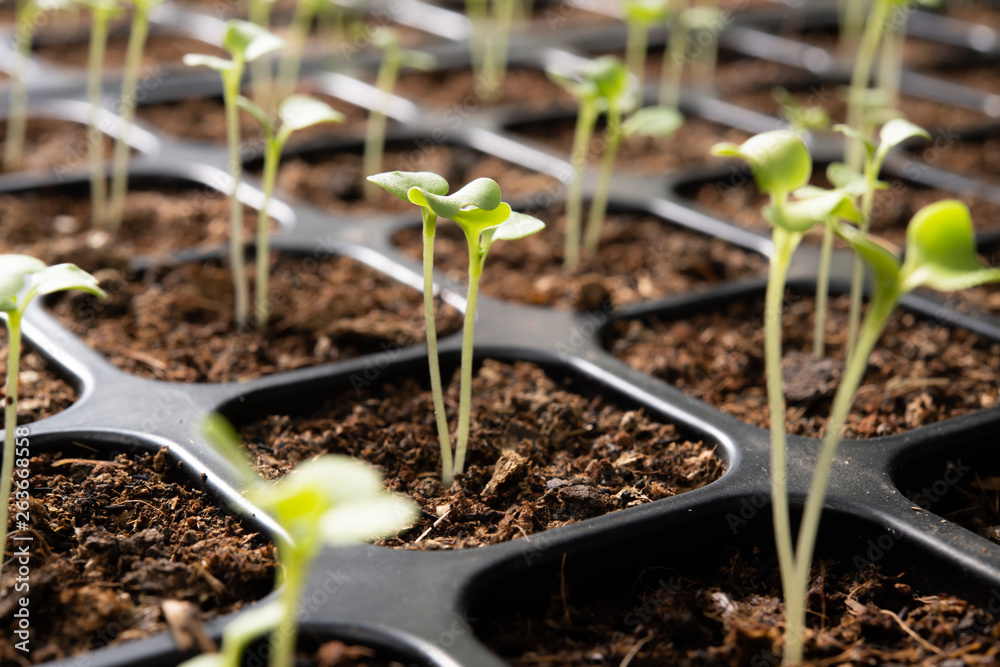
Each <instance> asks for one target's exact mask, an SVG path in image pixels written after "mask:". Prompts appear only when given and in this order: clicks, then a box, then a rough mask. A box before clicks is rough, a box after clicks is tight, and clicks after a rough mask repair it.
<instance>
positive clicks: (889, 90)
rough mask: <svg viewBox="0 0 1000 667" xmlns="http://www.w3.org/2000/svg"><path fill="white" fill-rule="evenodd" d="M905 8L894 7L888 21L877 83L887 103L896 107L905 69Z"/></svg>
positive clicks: (887, 105)
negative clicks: (901, 77)
mask: <svg viewBox="0 0 1000 667" xmlns="http://www.w3.org/2000/svg"><path fill="white" fill-rule="evenodd" d="M906 17H907V12H906V10H905V9H901V8H898V7H897V8H895V9H893V11H892V13H891V15H890V20H889V21H887V22H886V31H885V39H884V41H883V42H882V55H881V57H880V58H879V61H878V72H877V83H878V87H879V90H881V91H882V94H883V95H884V96H885V105H886V107H887V108H889V109H895V108H896V105H897V103H898V101H899V79H900V75H901V73H902V70H903V44H904V41H905V39H906Z"/></svg>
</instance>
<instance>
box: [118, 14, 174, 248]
mask: <svg viewBox="0 0 1000 667" xmlns="http://www.w3.org/2000/svg"><path fill="white" fill-rule="evenodd" d="M161 2H163V0H133V1H132V6H133V14H132V29H131V31H130V32H129V36H128V46H126V47H125V69H124V70H123V71H122V93H121V101H120V102H119V111H118V113H119V115H120V116H121V119H122V127H121V130H120V131H119V133H118V136H116V137H115V145H114V148H113V149H112V154H111V165H112V168H111V198H110V200H109V201H108V208H107V219H106V220H105V221H104V224H105V225H106V226H107V227H110V228H111V229H117V228H118V227H120V226H121V223H122V215H123V213H124V211H125V192H126V190H127V189H128V157H129V143H128V138H129V132H130V131H131V129H132V124H133V122H135V102H136V95H135V91H136V88H137V87H138V85H139V65H140V64H141V63H142V52H143V50H144V49H145V48H146V37H147V36H148V35H149V14H150V12H151V11H152V10H153V8H154V7H156V6H157V5H159V4H160V3H161Z"/></svg>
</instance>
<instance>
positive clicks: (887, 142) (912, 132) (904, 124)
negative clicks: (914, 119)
mask: <svg viewBox="0 0 1000 667" xmlns="http://www.w3.org/2000/svg"><path fill="white" fill-rule="evenodd" d="M913 137H923V138H924V139H930V138H931V135H930V133H929V132H928V131H927V130H925V129H924V128H922V127H920V126H919V125H914V124H913V123H911V122H910V121H908V120H906V119H905V118H893V119H892V120H890V121H889V122H888V123H886V124H885V125H883V126H882V130H881V131H880V132H879V134H878V141H879V144H878V150H879V152H880V153H883V154H884V153H887V152H889V150H890V149H892V148H894V147H895V146H898V145H899V144H901V143H903V142H904V141H906V140H907V139H912V138H913Z"/></svg>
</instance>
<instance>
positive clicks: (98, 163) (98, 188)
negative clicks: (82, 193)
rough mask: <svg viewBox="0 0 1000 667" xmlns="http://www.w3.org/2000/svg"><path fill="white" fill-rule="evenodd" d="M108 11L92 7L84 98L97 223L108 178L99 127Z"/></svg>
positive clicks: (101, 216)
mask: <svg viewBox="0 0 1000 667" xmlns="http://www.w3.org/2000/svg"><path fill="white" fill-rule="evenodd" d="M110 20H111V14H110V13H108V12H103V11H100V10H95V11H94V19H93V29H92V32H91V33H90V55H89V56H88V58H89V60H88V67H89V70H88V73H87V101H88V102H89V103H90V124H89V126H88V127H87V151H88V153H90V210H91V214H90V218H91V220H93V221H94V222H95V223H98V224H100V223H101V222H102V221H104V220H105V207H106V206H107V197H108V192H107V181H106V179H105V175H104V135H103V134H102V133H101V130H100V128H99V127H98V121H99V119H100V112H101V88H102V86H101V82H102V81H101V68H102V65H103V63H104V51H105V47H106V45H107V42H108V22H109V21H110Z"/></svg>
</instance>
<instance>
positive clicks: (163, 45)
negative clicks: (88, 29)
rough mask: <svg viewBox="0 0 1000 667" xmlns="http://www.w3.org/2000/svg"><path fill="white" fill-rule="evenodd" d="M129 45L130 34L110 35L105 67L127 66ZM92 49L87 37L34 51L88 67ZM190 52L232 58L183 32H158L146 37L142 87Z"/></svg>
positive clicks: (49, 58)
mask: <svg viewBox="0 0 1000 667" xmlns="http://www.w3.org/2000/svg"><path fill="white" fill-rule="evenodd" d="M127 46H128V36H127V34H126V35H124V36H115V37H111V38H110V39H108V46H107V51H106V53H105V56H104V68H105V69H121V68H123V67H124V66H125V49H126V47H127ZM89 49H90V44H89V43H88V42H87V41H80V42H70V43H62V44H55V43H54V44H43V45H39V46H38V47H37V48H36V49H35V50H34V52H35V54H36V55H37V56H38V57H39V58H44V59H45V60H47V61H49V62H51V63H54V64H56V65H59V66H61V67H73V68H78V69H86V68H87V61H88V50H89ZM188 53H205V54H208V55H213V56H219V57H222V58H226V59H228V58H229V54H228V53H227V52H226V51H224V50H222V49H220V48H219V47H217V46H213V45H211V44H208V43H206V42H201V41H198V40H196V39H191V38H190V37H183V36H181V35H171V34H166V33H154V34H151V35H150V36H149V38H148V39H147V40H146V48H145V49H143V52H142V61H141V64H140V65H139V79H140V82H139V85H140V87H141V86H142V85H143V83H142V81H143V80H144V79H151V80H152V81H155V80H156V79H157V78H158V77H159V75H160V71H159V69H158V66H159V65H171V66H181V59H182V58H184V55H185V54H188Z"/></svg>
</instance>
